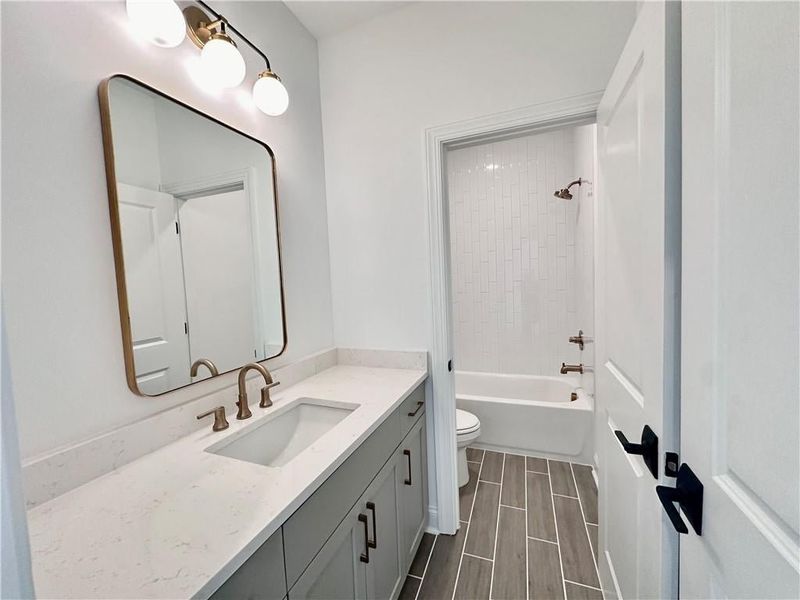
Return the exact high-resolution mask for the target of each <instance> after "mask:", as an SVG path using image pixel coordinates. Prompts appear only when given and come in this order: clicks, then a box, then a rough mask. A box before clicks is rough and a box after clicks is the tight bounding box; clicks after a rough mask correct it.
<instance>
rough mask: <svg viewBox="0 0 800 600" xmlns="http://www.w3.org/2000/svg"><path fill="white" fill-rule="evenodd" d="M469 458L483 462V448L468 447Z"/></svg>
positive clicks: (472, 460) (469, 459)
mask: <svg viewBox="0 0 800 600" xmlns="http://www.w3.org/2000/svg"><path fill="white" fill-rule="evenodd" d="M467 460H468V461H471V462H481V461H482V460H483V450H481V449H480V448H467Z"/></svg>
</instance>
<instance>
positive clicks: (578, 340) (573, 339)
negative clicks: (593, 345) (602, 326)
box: [569, 329, 584, 350]
mask: <svg viewBox="0 0 800 600" xmlns="http://www.w3.org/2000/svg"><path fill="white" fill-rule="evenodd" d="M569 343H570V344H578V348H580V349H581V350H583V344H584V339H583V329H578V335H571V336H569Z"/></svg>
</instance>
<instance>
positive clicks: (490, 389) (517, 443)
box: [456, 371, 593, 464]
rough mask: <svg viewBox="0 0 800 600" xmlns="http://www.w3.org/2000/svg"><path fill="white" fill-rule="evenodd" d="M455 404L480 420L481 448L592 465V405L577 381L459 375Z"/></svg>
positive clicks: (513, 376) (539, 377) (566, 378)
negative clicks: (576, 396)
mask: <svg viewBox="0 0 800 600" xmlns="http://www.w3.org/2000/svg"><path fill="white" fill-rule="evenodd" d="M573 392H575V393H577V395H578V399H577V400H575V401H570V395H571V394H572V393H573ZM456 404H457V405H458V408H463V409H464V410H468V411H469V412H471V413H473V414H475V415H476V416H477V417H478V418H479V419H480V421H481V436H480V438H479V439H478V440H477V442H476V443H475V444H474V445H475V446H476V447H479V448H488V449H490V450H492V449H493V450H502V451H507V452H514V453H517V454H530V455H536V456H546V457H551V458H560V459H565V460H571V461H573V462H582V463H586V464H590V463H591V461H592V413H593V401H592V397H591V396H589V395H588V394H586V393H585V392H584V391H583V389H582V388H580V387H578V380H577V379H575V378H572V377H545V376H536V375H502V374H497V373H477V372H470V371H456Z"/></svg>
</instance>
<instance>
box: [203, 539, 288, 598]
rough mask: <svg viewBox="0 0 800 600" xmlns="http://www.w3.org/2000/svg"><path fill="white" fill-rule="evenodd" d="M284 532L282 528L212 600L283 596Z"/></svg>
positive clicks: (284, 592)
mask: <svg viewBox="0 0 800 600" xmlns="http://www.w3.org/2000/svg"><path fill="white" fill-rule="evenodd" d="M286 590H287V587H286V576H285V574H284V570H283V534H282V532H281V530H280V529H279V530H278V531H276V532H275V533H273V534H272V535H271V536H270V538H269V539H268V540H267V541H266V542H264V543H263V544H262V545H261V547H260V548H259V549H258V550H256V551H255V552H254V553H253V556H251V557H250V558H248V559H247V562H245V563H244V564H243V565H242V566H241V567H239V569H238V570H237V571H236V572H235V573H234V574H233V575H231V577H230V578H229V579H228V581H226V582H225V583H223V584H222V586H220V588H219V589H218V590H217V591H216V592H214V594H212V596H211V600H282V599H283V598H285V597H286Z"/></svg>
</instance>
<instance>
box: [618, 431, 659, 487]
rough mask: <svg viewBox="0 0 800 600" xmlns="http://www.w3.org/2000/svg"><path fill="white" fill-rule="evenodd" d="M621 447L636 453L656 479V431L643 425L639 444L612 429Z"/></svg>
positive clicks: (630, 452)
mask: <svg viewBox="0 0 800 600" xmlns="http://www.w3.org/2000/svg"><path fill="white" fill-rule="evenodd" d="M614 435H616V436H617V439H618V440H619V443H620V444H621V445H622V449H623V450H625V452H627V453H628V454H638V455H640V456H641V457H642V459H643V460H644V464H645V465H647V469H648V470H649V471H650V473H652V475H653V477H655V478H656V479H658V436H657V435H656V432H655V431H653V430H652V429H650V426H649V425H645V426H644V428H643V429H642V441H641V443H640V444H634V443H633V442H629V441H628V438H626V437H625V434H624V433H622V432H621V431H620V430H619V429H617V430H615V431H614Z"/></svg>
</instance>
